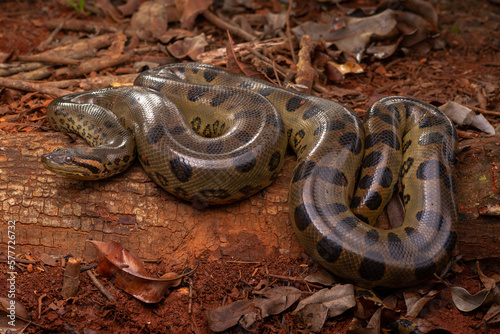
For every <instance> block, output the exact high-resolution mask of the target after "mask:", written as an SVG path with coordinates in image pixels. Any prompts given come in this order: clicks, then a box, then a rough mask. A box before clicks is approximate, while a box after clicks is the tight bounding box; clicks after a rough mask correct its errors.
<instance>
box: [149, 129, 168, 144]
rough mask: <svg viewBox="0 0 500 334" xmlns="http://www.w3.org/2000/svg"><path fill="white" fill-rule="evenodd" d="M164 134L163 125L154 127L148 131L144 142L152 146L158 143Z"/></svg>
mask: <svg viewBox="0 0 500 334" xmlns="http://www.w3.org/2000/svg"><path fill="white" fill-rule="evenodd" d="M166 134H167V129H166V128H165V127H164V126H163V125H155V126H153V127H152V128H151V129H150V130H149V131H148V133H147V135H146V140H147V142H148V144H149V145H154V144H156V143H158V142H159V141H160V140H161V139H162V138H163V136H165V135H166Z"/></svg>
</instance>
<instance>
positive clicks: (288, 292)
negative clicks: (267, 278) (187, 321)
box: [206, 286, 304, 332]
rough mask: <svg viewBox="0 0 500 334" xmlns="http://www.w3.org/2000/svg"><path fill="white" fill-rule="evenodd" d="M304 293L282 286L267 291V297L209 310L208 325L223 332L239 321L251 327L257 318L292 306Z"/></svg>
mask: <svg viewBox="0 0 500 334" xmlns="http://www.w3.org/2000/svg"><path fill="white" fill-rule="evenodd" d="M303 293H304V292H303V291H301V290H299V289H296V288H293V287H285V286H280V287H276V288H273V289H271V290H268V291H267V292H265V293H264V294H263V296H265V297H266V298H256V299H253V300H240V301H236V302H234V303H231V304H228V305H224V306H221V307H218V308H216V309H213V310H208V311H207V312H206V313H207V318H208V326H209V327H210V329H211V330H212V331H214V332H222V331H224V330H226V329H228V328H230V327H233V326H235V325H237V324H238V323H239V324H240V325H241V326H243V328H245V329H250V327H251V326H252V325H253V324H254V323H255V322H256V321H257V320H260V319H261V318H265V317H267V316H269V315H272V314H279V313H281V312H283V311H284V310H286V309H287V308H289V307H290V306H292V305H293V303H295V302H296V301H297V299H299V298H300V296H301V295H302V294H303Z"/></svg>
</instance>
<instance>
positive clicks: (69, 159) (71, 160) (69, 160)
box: [64, 156, 73, 164]
mask: <svg viewBox="0 0 500 334" xmlns="http://www.w3.org/2000/svg"><path fill="white" fill-rule="evenodd" d="M64 162H65V163H67V164H69V163H72V162H73V158H72V157H69V156H68V157H66V158H64Z"/></svg>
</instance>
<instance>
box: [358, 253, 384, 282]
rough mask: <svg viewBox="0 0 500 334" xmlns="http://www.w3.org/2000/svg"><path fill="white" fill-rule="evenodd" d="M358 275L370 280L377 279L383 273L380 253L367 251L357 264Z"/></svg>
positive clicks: (382, 261) (382, 259)
mask: <svg viewBox="0 0 500 334" xmlns="http://www.w3.org/2000/svg"><path fill="white" fill-rule="evenodd" d="M359 275H360V276H361V277H362V278H363V279H365V280H367V281H370V282H375V281H379V280H381V279H382V277H384V275H385V261H384V258H383V257H382V255H381V254H380V253H378V252H375V251H369V252H367V253H366V255H365V257H364V258H363V260H362V261H361V264H360V265H359Z"/></svg>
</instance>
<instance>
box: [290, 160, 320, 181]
mask: <svg viewBox="0 0 500 334" xmlns="http://www.w3.org/2000/svg"><path fill="white" fill-rule="evenodd" d="M315 167H316V163H315V162H314V161H302V162H301V163H300V164H299V165H298V166H297V167H295V171H294V173H293V179H292V182H298V181H300V180H304V179H307V178H309V176H311V173H312V171H313V169H314V168H315Z"/></svg>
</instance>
